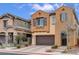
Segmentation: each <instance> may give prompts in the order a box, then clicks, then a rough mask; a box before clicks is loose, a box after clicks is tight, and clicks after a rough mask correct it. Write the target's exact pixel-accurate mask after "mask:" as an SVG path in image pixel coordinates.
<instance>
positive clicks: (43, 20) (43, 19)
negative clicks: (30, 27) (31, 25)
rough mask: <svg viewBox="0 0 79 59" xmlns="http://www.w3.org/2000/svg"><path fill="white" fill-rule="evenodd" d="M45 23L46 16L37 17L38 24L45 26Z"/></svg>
mask: <svg viewBox="0 0 79 59" xmlns="http://www.w3.org/2000/svg"><path fill="white" fill-rule="evenodd" d="M44 25H45V18H43V17H41V18H37V20H36V26H38V27H43V26H44Z"/></svg>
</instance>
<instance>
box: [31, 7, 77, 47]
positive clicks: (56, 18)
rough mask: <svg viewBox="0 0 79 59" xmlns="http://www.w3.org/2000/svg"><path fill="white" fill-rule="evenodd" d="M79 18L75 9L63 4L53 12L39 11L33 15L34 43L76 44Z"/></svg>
mask: <svg viewBox="0 0 79 59" xmlns="http://www.w3.org/2000/svg"><path fill="white" fill-rule="evenodd" d="M77 26H78V20H77V18H76V14H75V12H74V9H72V8H70V7H67V6H62V7H60V8H58V9H57V10H56V11H55V12H53V13H47V12H44V11H41V10H39V11H37V12H35V13H34V14H33V15H32V20H31V31H32V44H33V45H57V46H75V45H76V44H77Z"/></svg>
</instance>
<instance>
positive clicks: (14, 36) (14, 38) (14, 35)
mask: <svg viewBox="0 0 79 59" xmlns="http://www.w3.org/2000/svg"><path fill="white" fill-rule="evenodd" d="M16 35H17V33H13V43H14V44H16Z"/></svg>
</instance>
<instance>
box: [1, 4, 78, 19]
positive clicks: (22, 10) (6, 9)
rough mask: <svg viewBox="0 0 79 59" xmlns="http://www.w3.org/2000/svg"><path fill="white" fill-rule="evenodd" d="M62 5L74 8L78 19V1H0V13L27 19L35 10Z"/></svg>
mask: <svg viewBox="0 0 79 59" xmlns="http://www.w3.org/2000/svg"><path fill="white" fill-rule="evenodd" d="M62 5H65V6H69V7H72V8H74V9H75V12H76V15H77V18H78V19H79V4H78V3H64V4H63V3H33V4H32V3H0V15H3V14H6V13H11V14H13V15H16V16H19V17H22V18H24V19H29V18H31V15H32V14H33V13H34V12H36V11H37V10H43V11H46V12H53V11H55V10H56V9H57V8H59V7H61V6H62Z"/></svg>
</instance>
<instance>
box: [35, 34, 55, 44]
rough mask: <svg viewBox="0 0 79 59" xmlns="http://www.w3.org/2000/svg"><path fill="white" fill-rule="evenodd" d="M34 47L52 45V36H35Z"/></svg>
mask: <svg viewBox="0 0 79 59" xmlns="http://www.w3.org/2000/svg"><path fill="white" fill-rule="evenodd" d="M36 45H54V35H37V36H36Z"/></svg>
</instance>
